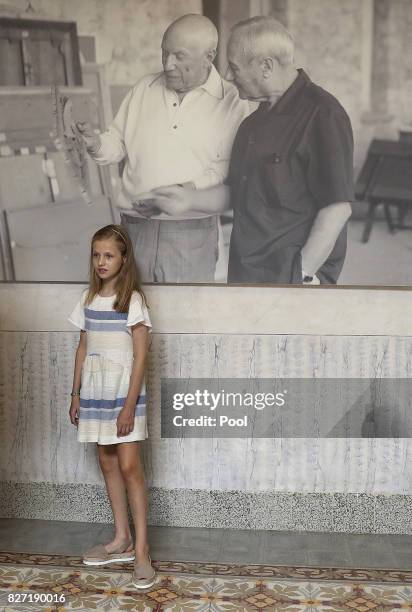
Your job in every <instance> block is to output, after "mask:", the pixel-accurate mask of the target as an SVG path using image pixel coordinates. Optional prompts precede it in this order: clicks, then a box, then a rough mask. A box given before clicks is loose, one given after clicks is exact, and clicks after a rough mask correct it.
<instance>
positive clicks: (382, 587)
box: [0, 552, 412, 612]
mask: <svg viewBox="0 0 412 612" xmlns="http://www.w3.org/2000/svg"><path fill="white" fill-rule="evenodd" d="M132 565H133V564H132V563H125V564H115V565H112V566H111V567H110V568H86V567H85V566H84V565H83V564H82V560H81V557H79V556H77V557H76V556H72V557H70V556H64V555H57V554H53V555H44V554H43V555H36V554H27V553H17V552H0V610H1V611H2V612H17V611H18V612H31V611H32V610H36V611H37V612H39V611H43V612H46V611H47V612H63V611H66V610H79V609H81V610H85V611H88V612H91V610H96V609H97V610H105V611H106V612H109V611H112V612H117V611H118V610H136V611H142V612H143V611H144V612H148V611H150V610H152V611H153V612H172V611H173V612H189V610H190V611H192V612H194V611H198V612H280V611H287V610H293V611H294V612H309V611H310V612H315V611H316V612H323V611H325V612H326V611H329V612H331V611H332V610H333V611H335V612H345V611H349V612H368V611H375V612H394V611H395V610H399V609H403V610H406V609H408V610H410V609H412V589H411V585H412V572H411V571H405V570H382V569H370V570H365V569H363V570H357V569H343V568H335V569H333V568H313V567H312V568H303V567H296V566H279V565H276V566H270V565H266V564H260V565H247V564H230V563H225V564H224V563H220V564H219V563H208V562H206V563H205V562H203V563H202V562H198V563H196V562H195V563H194V562H185V561H163V562H162V561H155V562H154V567H155V568H156V570H157V575H156V581H155V584H154V585H153V586H152V587H150V588H149V589H146V590H145V591H144V592H136V589H135V588H134V587H133V584H132V582H131V572H132Z"/></svg>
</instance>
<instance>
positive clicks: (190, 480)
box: [0, 332, 412, 494]
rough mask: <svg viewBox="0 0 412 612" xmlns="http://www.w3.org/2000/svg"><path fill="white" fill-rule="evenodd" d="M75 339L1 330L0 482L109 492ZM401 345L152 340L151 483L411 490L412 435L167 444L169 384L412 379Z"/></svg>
mask: <svg viewBox="0 0 412 612" xmlns="http://www.w3.org/2000/svg"><path fill="white" fill-rule="evenodd" d="M76 341H77V333H72V332H1V333H0V346H1V348H0V359H1V372H2V374H1V376H2V378H1V380H0V406H1V412H0V419H1V424H2V433H1V437H2V443H1V445H0V465H1V469H0V480H11V481H21V482H53V483H83V484H101V483H102V478H101V475H100V473H99V468H98V466H97V461H96V453H95V448H94V445H93V444H87V445H83V444H78V443H77V441H76V432H75V429H74V428H73V427H72V425H71V424H70V423H69V421H68V416H67V412H68V407H69V396H68V393H69V392H70V389H71V376H72V365H73V358H74V351H75V346H76ZM411 364H412V343H411V341H410V338H402V337H394V338H388V337H384V336H383V337H374V338H371V337H359V336H357V337H355V336H353V337H340V336H323V337H317V336H275V335H273V336H271V335H256V336H254V335H251V334H245V335H241V336H237V335H231V334H229V335H224V336H223V335H217V334H204V335H197V334H154V335H153V338H152V346H151V351H150V359H149V367H148V374H147V378H148V390H149V393H150V398H151V401H150V416H149V431H150V438H149V440H148V441H147V442H145V444H144V457H145V466H146V473H147V477H148V483H149V485H150V486H152V487H159V488H163V489H173V488H177V489H179V488H183V489H203V490H222V491H223V490H236V491H249V492H260V491H278V492H301V493H305V492H319V493H323V492H342V493H346V492H354V493H356V492H364V493H384V494H389V493H390V494H394V493H401V494H411V493H412V477H411V474H412V470H411V467H412V454H411V452H412V442H410V441H409V440H406V439H397V440H390V439H376V440H375V439H352V440H346V439H337V440H335V439H328V440H310V439H309V440H308V439H277V440H269V439H253V438H252V439H244V440H238V439H232V440H229V439H205V440H198V439H187V440H177V439H174V440H169V439H161V438H160V379H161V377H162V376H165V377H166V376H167V377H183V378H186V377H187V378H202V377H213V378H216V377H222V378H224V377H254V376H261V377H273V376H278V377H281V376H282V377H294V376H296V377H313V376H316V377H319V378H322V377H359V376H362V377H374V376H377V377H384V378H385V377H391V376H410V374H411V367H412V366H411Z"/></svg>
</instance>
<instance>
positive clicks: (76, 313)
mask: <svg viewBox="0 0 412 612" xmlns="http://www.w3.org/2000/svg"><path fill="white" fill-rule="evenodd" d="M86 295H87V289H86V290H85V291H83V293H82V296H81V298H80V300H79V301H78V302H77V304H76V306H75V307H74V310H73V312H72V313H71V315H70V317H69V318H68V321H69V323H71V324H72V325H74V326H75V327H78V328H79V329H82V330H84V329H85V321H84V302H85V299H86Z"/></svg>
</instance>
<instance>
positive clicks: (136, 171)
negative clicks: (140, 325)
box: [78, 15, 249, 282]
mask: <svg viewBox="0 0 412 612" xmlns="http://www.w3.org/2000/svg"><path fill="white" fill-rule="evenodd" d="M217 43H218V35H217V30H216V28H215V26H214V25H213V24H212V22H211V21H210V20H209V19H207V18H206V17H204V16H202V15H184V16H183V17H181V18H179V19H177V20H176V21H174V22H173V23H172V24H171V25H170V26H169V27H168V28H167V30H166V32H165V33H164V36H163V40H162V64H163V71H162V72H160V73H157V74H149V75H147V76H145V77H143V78H142V79H141V80H140V81H139V82H138V83H137V84H136V85H135V86H134V87H133V88H132V89H131V90H130V92H129V93H128V94H127V95H126V97H125V99H124V100H123V102H122V104H121V107H120V109H119V112H118V113H117V116H116V118H115V120H114V121H113V123H112V125H111V126H110V128H109V129H108V130H107V131H106V132H104V133H103V134H100V135H96V134H94V133H93V132H92V130H91V128H90V126H89V125H87V124H82V123H78V127H79V129H80V130H81V131H82V133H83V137H84V139H85V141H86V145H87V147H88V150H89V153H90V155H91V156H92V157H93V158H94V160H95V161H96V162H97V163H98V164H111V163H118V162H120V161H122V160H124V161H125V167H124V171H123V176H122V189H121V192H120V194H119V196H118V202H117V203H118V206H119V208H120V210H121V220H122V224H123V225H124V226H125V227H126V228H127V230H128V232H129V235H130V237H131V239H132V243H133V246H134V251H135V257H136V261H137V264H138V267H139V269H140V272H141V276H142V280H143V282H214V274H215V267H216V261H217V257H218V215H217V214H216V213H213V212H212V213H209V212H207V211H206V212H197V211H191V210H189V211H185V212H183V213H181V214H176V215H173V214H172V215H171V214H165V213H164V212H162V211H160V210H159V209H157V208H156V207H154V206H153V200H152V199H151V195H150V192H151V191H152V190H154V189H156V188H159V187H163V186H170V185H175V186H176V187H177V188H178V189H180V190H182V191H183V190H185V191H191V192H192V191H194V190H197V189H202V190H203V189H208V188H211V187H214V186H216V185H220V184H222V183H223V182H224V180H225V179H226V176H227V172H228V166H229V159H230V152H231V148H232V144H233V140H234V137H235V134H236V131H237V128H238V127H239V125H240V123H241V122H242V121H243V119H244V118H245V117H246V116H247V115H248V114H249V105H248V103H247V102H246V101H244V100H241V99H240V98H239V95H238V92H237V89H236V87H234V85H233V84H231V83H228V82H227V81H225V80H224V79H222V77H221V76H220V75H219V73H218V72H217V70H216V68H215V67H214V65H213V60H214V58H215V55H216V49H217Z"/></svg>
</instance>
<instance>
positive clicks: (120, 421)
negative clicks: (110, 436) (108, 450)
mask: <svg viewBox="0 0 412 612" xmlns="http://www.w3.org/2000/svg"><path fill="white" fill-rule="evenodd" d="M133 429H134V410H133V409H132V410H131V409H130V408H127V407H126V406H124V407H123V408H122V409H121V411H120V412H119V416H118V417H117V436H118V437H119V438H120V437H122V436H127V435H129V433H130V432H132V431H133Z"/></svg>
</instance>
